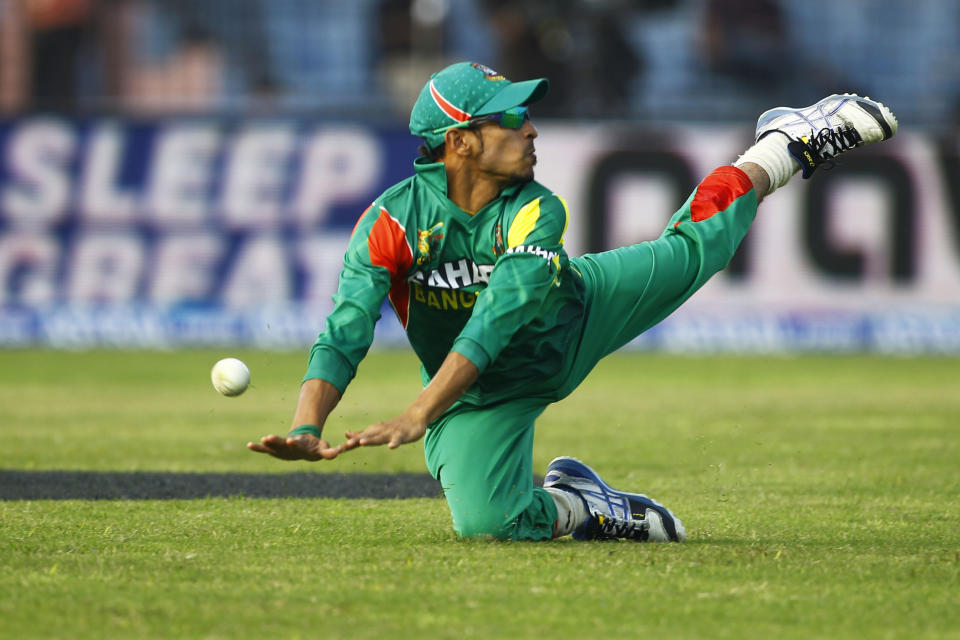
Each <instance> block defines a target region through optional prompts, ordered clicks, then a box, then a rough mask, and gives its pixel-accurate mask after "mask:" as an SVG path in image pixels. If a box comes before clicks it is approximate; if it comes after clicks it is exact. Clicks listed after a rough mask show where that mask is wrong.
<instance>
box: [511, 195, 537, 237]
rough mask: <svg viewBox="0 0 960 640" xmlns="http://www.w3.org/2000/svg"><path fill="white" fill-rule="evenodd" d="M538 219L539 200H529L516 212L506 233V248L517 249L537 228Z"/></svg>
mask: <svg viewBox="0 0 960 640" xmlns="http://www.w3.org/2000/svg"><path fill="white" fill-rule="evenodd" d="M539 219H540V198H537V199H536V200H531V201H530V202H528V203H527V204H525V205H523V207H521V208H520V211H517V215H516V217H514V219H513V223H512V224H511V225H510V230H509V231H508V232H507V248H508V249H510V248H512V247H519V246H520V245H522V244H523V242H524V241H525V240H526V239H527V236H528V235H530V232H531V231H533V229H534V227H536V226H537V220H539Z"/></svg>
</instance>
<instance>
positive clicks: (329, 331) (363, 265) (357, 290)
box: [247, 205, 412, 460]
mask: <svg viewBox="0 0 960 640" xmlns="http://www.w3.org/2000/svg"><path fill="white" fill-rule="evenodd" d="M411 263H412V252H411V249H410V247H409V243H408V242H407V240H406V237H405V234H404V231H403V228H402V226H400V224H399V223H398V222H397V221H396V220H395V219H394V218H392V217H391V216H390V215H389V213H387V212H386V210H385V209H383V208H382V207H377V206H376V205H374V206H371V207H370V208H369V209H367V211H366V212H365V213H364V215H363V216H362V217H361V218H360V221H359V222H358V223H357V227H356V228H355V229H354V232H353V235H352V236H351V238H350V243H349V245H348V248H347V253H346V255H345V256H344V267H343V271H342V272H341V274H340V284H339V287H338V289H337V293H336V295H335V296H334V308H333V310H332V311H331V312H330V314H329V315H328V316H327V319H326V326H325V327H324V330H323V331H322V332H321V333H320V335H319V336H318V337H317V340H316V342H315V343H314V345H313V347H312V348H311V350H310V361H309V364H308V365H307V373H306V375H305V376H304V379H303V383H302V385H301V388H300V396H299V399H298V401H297V408H296V411H295V413H294V419H293V424H292V429H291V431H290V433H289V434H287V436H285V437H282V436H277V435H269V436H266V437H264V438H261V440H260V442H259V443H248V445H247V446H248V447H249V448H250V449H251V450H253V451H258V452H261V453H268V454H270V455H273V456H275V457H278V458H281V459H284V460H299V459H305V460H319V459H321V458H325V459H330V458H334V457H336V455H337V454H338V453H339V452H340V451H341V448H340V447H331V446H329V444H328V443H327V442H326V441H325V440H323V438H322V432H323V428H324V425H325V423H326V420H327V418H328V416H329V415H330V412H331V411H333V408H334V407H335V406H336V405H337V403H338V402H339V401H340V397H341V396H342V395H343V392H344V390H345V389H346V387H347V385H348V384H349V383H350V381H351V380H352V379H353V377H354V375H356V371H357V366H358V365H359V364H360V361H361V360H362V359H363V358H364V357H365V356H366V354H367V351H368V350H369V348H370V344H371V343H372V342H373V331H374V326H375V325H376V323H377V320H379V318H380V308H381V306H382V305H383V300H384V299H385V298H386V296H387V293H388V292H389V291H390V287H391V284H392V283H393V282H395V281H396V280H398V279H400V278H404V277H406V272H407V270H408V269H409V266H410V264H411Z"/></svg>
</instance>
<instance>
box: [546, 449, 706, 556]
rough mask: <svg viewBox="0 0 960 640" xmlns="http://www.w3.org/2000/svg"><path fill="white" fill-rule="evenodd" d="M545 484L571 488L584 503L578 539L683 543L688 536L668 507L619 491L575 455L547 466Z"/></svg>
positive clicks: (566, 488)
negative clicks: (582, 521) (583, 515)
mask: <svg viewBox="0 0 960 640" xmlns="http://www.w3.org/2000/svg"><path fill="white" fill-rule="evenodd" d="M543 487H544V488H545V489H548V488H551V487H554V488H557V489H563V490H565V491H569V492H570V493H574V494H576V495H578V496H579V497H580V498H581V499H582V500H583V502H584V503H585V505H586V507H587V513H588V514H589V517H588V518H587V520H586V521H585V522H584V523H583V524H581V525H580V526H579V527H578V528H577V529H576V530H575V531H574V532H573V537H574V538H575V539H577V540H610V539H614V538H626V539H629V540H637V541H640V542H643V541H650V542H671V541H673V542H683V541H684V540H686V539H687V532H686V530H685V529H684V528H683V524H682V523H681V522H680V519H679V518H677V517H676V516H674V515H673V513H671V512H670V510H669V509H667V508H666V507H664V506H663V505H662V504H660V503H659V502H657V501H656V500H652V499H650V498H648V497H647V496H645V495H642V494H639V493H627V492H624V491H617V490H616V489H614V488H612V487H611V486H610V485H608V484H607V483H606V482H604V481H603V479H602V478H601V477H600V476H599V475H598V474H597V472H596V471H594V470H593V469H591V468H590V467H588V466H587V465H585V464H584V463H582V462H580V461H579V460H577V459H576V458H569V457H566V456H563V457H560V458H555V459H554V460H553V462H551V463H550V464H549V466H547V474H546V476H545V477H544V480H543Z"/></svg>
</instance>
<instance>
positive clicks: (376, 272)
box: [305, 159, 584, 405]
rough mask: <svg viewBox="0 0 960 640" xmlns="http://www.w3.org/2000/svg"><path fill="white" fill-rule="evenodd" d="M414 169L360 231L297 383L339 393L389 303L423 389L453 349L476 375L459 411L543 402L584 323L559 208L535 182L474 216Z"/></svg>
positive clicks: (425, 171) (423, 168)
mask: <svg viewBox="0 0 960 640" xmlns="http://www.w3.org/2000/svg"><path fill="white" fill-rule="evenodd" d="M414 168H415V170H416V174H415V175H414V176H412V177H410V178H408V179H406V180H404V181H402V182H400V183H398V184H396V185H394V186H393V187H391V188H390V189H388V190H387V191H385V192H384V193H383V194H382V195H381V196H380V197H378V198H377V199H376V201H374V203H373V204H372V205H371V206H370V207H369V208H368V209H367V210H366V211H365V212H364V213H363V215H362V216H361V217H360V220H359V221H358V222H357V225H356V227H355V229H354V231H353V234H352V236H351V238H350V242H349V245H348V248H347V252H346V255H345V256H344V266H343V271H342V273H341V275H340V284H339V288H338V290H337V293H336V295H335V296H334V308H333V310H332V312H331V313H330V315H329V316H328V317H327V320H326V327H325V328H324V330H323V332H322V333H321V334H320V335H319V337H318V338H317V341H316V342H315V343H314V345H313V348H312V349H311V353H310V364H309V366H308V368H307V375H306V377H305V379H309V378H321V379H324V380H327V381H328V382H330V383H332V384H333V385H334V386H336V387H337V388H338V389H339V390H340V392H341V393H342V392H343V391H344V389H345V388H346V386H347V384H348V383H349V382H350V380H351V379H352V378H353V376H354V374H355V373H356V369H357V366H358V364H359V363H360V360H362V359H363V357H364V356H365V355H366V352H367V350H368V349H369V347H370V344H371V342H372V341H373V333H374V325H375V323H376V322H377V320H379V318H380V308H381V307H382V304H383V301H384V299H386V298H389V300H390V303H391V305H392V306H393V309H394V311H395V312H396V314H397V317H398V318H399V320H400V323H401V324H402V325H403V327H404V329H405V330H406V332H407V337H408V339H409V341H410V344H411V346H412V347H413V350H414V351H415V352H416V354H417V356H418V357H419V358H420V362H421V363H422V365H423V366H422V372H423V378H424V382H426V381H428V380H429V379H430V378H431V377H432V376H433V375H434V374H435V373H436V372H437V370H438V369H439V368H440V365H441V364H442V363H443V360H444V359H445V358H446V356H447V354H448V353H449V352H450V351H456V352H458V353H460V354H462V355H463V356H465V357H466V358H468V359H469V360H470V361H471V362H473V363H474V364H475V365H476V366H477V368H478V369H479V370H480V377H479V378H478V380H477V381H476V382H475V383H474V385H473V386H472V387H471V388H470V390H469V391H468V392H467V393H466V395H465V396H464V397H463V398H462V399H461V400H462V401H463V402H466V403H469V404H476V405H487V404H491V403H494V402H498V401H501V400H504V399H509V398H514V397H520V396H536V395H549V394H550V392H551V390H552V388H553V387H554V386H555V384H554V381H553V380H552V379H553V378H555V377H556V376H558V375H560V373H561V369H562V365H563V359H564V355H565V353H567V352H568V351H569V349H570V347H571V343H572V342H573V341H575V340H576V337H575V336H576V334H577V328H578V326H579V323H580V322H581V320H582V315H583V292H584V285H583V281H582V279H581V278H580V277H579V276H578V274H576V272H575V271H573V270H570V269H569V260H568V257H567V254H566V252H565V251H564V248H563V237H564V232H565V231H566V228H567V221H568V211H567V206H566V203H565V202H564V201H563V199H562V198H560V197H558V196H557V195H555V194H554V193H552V192H551V191H550V190H549V189H547V188H546V187H544V186H543V185H541V184H539V183H537V182H535V181H531V182H527V183H524V184H516V185H512V186H509V187H507V188H506V189H504V190H503V191H502V192H501V193H500V195H499V196H498V197H497V198H495V199H494V200H493V201H491V202H490V203H489V204H487V205H486V206H485V207H484V208H483V209H481V210H480V211H478V212H476V213H475V214H473V215H471V214H468V213H466V212H464V211H463V210H462V209H460V208H459V207H458V206H457V205H455V204H454V203H453V202H452V201H450V200H449V199H448V198H447V193H446V190H447V176H446V171H445V169H444V165H443V164H442V163H430V162H427V161H426V160H425V159H419V160H417V161H416V162H415V163H414Z"/></svg>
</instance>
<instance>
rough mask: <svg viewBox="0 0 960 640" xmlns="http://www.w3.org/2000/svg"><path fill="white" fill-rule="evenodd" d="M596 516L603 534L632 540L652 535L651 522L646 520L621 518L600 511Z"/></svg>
mask: <svg viewBox="0 0 960 640" xmlns="http://www.w3.org/2000/svg"><path fill="white" fill-rule="evenodd" d="M594 517H595V518H596V521H597V530H598V533H599V534H600V535H601V536H605V537H609V538H629V539H631V540H646V539H647V538H648V537H649V536H650V533H649V527H650V524H649V523H648V522H647V521H646V520H620V519H618V518H612V517H610V516H605V515H603V514H599V513H595V514H594Z"/></svg>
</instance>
